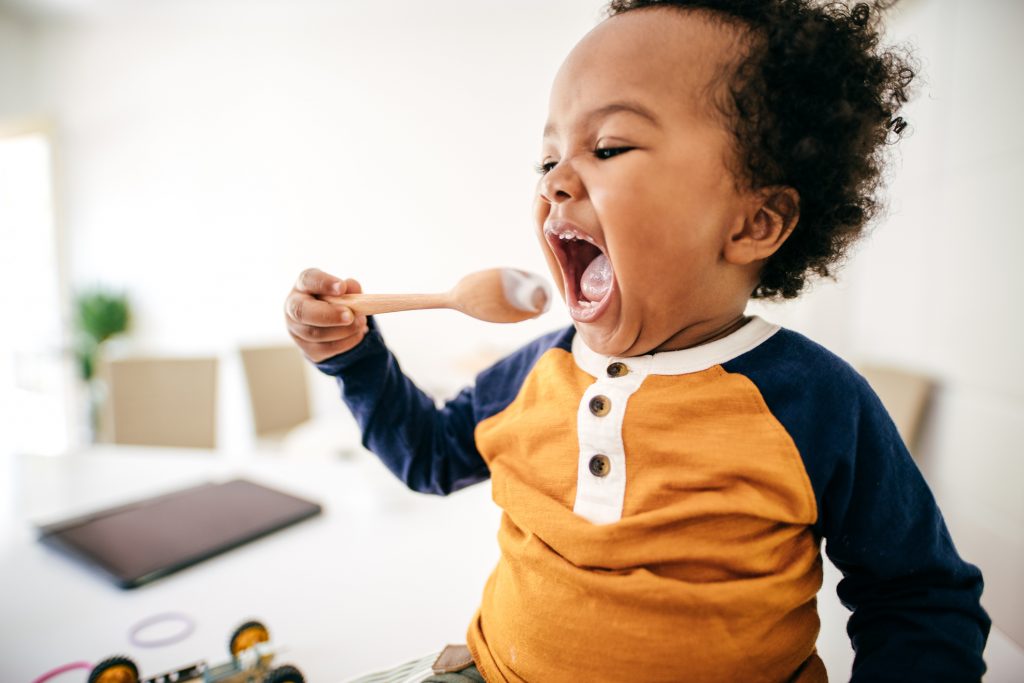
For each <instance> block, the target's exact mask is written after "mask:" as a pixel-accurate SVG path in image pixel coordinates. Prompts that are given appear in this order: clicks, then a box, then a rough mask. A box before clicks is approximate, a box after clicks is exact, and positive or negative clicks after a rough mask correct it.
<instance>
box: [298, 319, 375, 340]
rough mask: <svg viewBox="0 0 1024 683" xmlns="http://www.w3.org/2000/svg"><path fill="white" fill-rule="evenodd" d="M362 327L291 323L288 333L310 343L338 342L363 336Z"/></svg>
mask: <svg viewBox="0 0 1024 683" xmlns="http://www.w3.org/2000/svg"><path fill="white" fill-rule="evenodd" d="M362 330H363V326H362V325H346V326H344V327H316V326H313V325H300V324H298V323H289V325H288V331H289V332H290V333H291V334H292V336H295V337H298V338H299V339H302V340H303V341H308V342H317V343H325V342H337V341H342V340H345V339H348V338H350V337H354V336H357V335H360V334H362Z"/></svg>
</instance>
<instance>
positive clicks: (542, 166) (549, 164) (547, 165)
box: [533, 161, 558, 175]
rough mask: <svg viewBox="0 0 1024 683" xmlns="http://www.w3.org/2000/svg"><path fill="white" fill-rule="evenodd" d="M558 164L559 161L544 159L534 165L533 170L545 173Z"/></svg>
mask: <svg viewBox="0 0 1024 683" xmlns="http://www.w3.org/2000/svg"><path fill="white" fill-rule="evenodd" d="M557 164H558V162H557V161H544V162H541V163H539V164H537V165H536V166H534V167H533V170H535V171H537V173H539V174H541V175H544V174H545V173H547V172H548V171H550V170H551V169H553V168H554V167H555V166H556V165H557Z"/></svg>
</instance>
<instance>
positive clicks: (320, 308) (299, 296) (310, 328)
mask: <svg viewBox="0 0 1024 683" xmlns="http://www.w3.org/2000/svg"><path fill="white" fill-rule="evenodd" d="M362 291H363V288H362V287H360V286H359V283H358V282H356V281H355V280H351V279H349V280H342V279H340V278H336V277H334V276H333V275H328V274H327V273H325V272H323V271H320V270H317V269H316V268H310V269H308V270H304V271H302V274H301V275H299V279H298V281H297V282H296V283H295V287H294V288H293V289H292V291H291V292H290V293H289V294H288V298H287V299H285V302H284V316H285V325H286V326H287V327H288V334H290V335H291V336H292V339H294V340H295V343H296V344H298V345H299V349H301V350H302V353H303V354H305V356H306V358H308V359H309V360H311V361H313V362H314V363H319V362H320V361H322V360H327V359H328V358H330V357H331V356H336V355H338V354H339V353H343V352H345V351H348V350H349V349H351V348H353V347H354V346H355V345H356V344H358V343H359V342H361V341H362V340H363V337H364V336H366V332H367V331H368V327H367V324H366V316H365V315H358V316H357V315H353V313H352V310H351V309H349V308H347V307H346V306H342V305H340V304H332V303H328V302H326V301H323V300H321V299H319V298H317V297H319V296H321V295H331V296H337V295H340V294H359V293H360V292H362Z"/></svg>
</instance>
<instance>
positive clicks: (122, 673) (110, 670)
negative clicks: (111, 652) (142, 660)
mask: <svg viewBox="0 0 1024 683" xmlns="http://www.w3.org/2000/svg"><path fill="white" fill-rule="evenodd" d="M89 683H139V667H137V666H135V662H133V661H132V660H130V659H128V658H127V657H121V656H117V657H108V658H107V659H104V660H103V661H102V662H100V663H99V664H97V665H96V666H94V667H93V668H92V671H91V672H89Z"/></svg>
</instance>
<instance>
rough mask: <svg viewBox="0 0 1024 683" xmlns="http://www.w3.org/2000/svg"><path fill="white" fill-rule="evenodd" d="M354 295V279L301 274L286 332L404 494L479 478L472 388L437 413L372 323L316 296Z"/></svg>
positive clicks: (288, 303) (444, 489) (289, 301)
mask: <svg viewBox="0 0 1024 683" xmlns="http://www.w3.org/2000/svg"><path fill="white" fill-rule="evenodd" d="M361 291H362V288H361V287H360V286H359V283H358V282H356V281H355V280H343V279H341V278H338V277H335V276H333V275H330V274H328V273H325V272H323V271H320V270H317V269H315V268H310V269H308V270H305V271H303V272H302V274H301V275H299V278H298V280H297V281H296V283H295V286H294V287H293V288H292V290H291V292H289V294H288V297H287V298H286V299H285V306H284V313H285V325H286V327H287V328H288V333H289V334H290V335H291V337H292V339H293V340H294V341H295V343H296V345H297V346H298V347H299V349H301V351H302V353H303V354H304V355H305V356H306V358H308V359H309V360H310V361H312V362H313V363H315V364H316V365H317V367H318V368H319V369H320V370H321V371H322V372H325V373H327V374H329V375H332V376H334V377H336V378H337V379H338V384H339V385H340V387H341V390H342V397H343V398H344V399H345V402H346V403H348V406H349V408H350V409H351V410H352V413H353V414H354V415H355V417H356V420H357V421H358V422H359V426H360V427H361V428H362V431H363V445H365V446H366V447H367V448H369V449H370V450H372V451H374V452H375V453H377V455H378V456H380V458H381V460H383V461H384V463H385V464H386V465H387V466H388V468H389V469H390V470H391V471H392V472H394V473H395V475H396V476H397V477H398V478H399V479H401V480H402V481H404V482H405V483H406V485H408V486H409V487H410V488H412V489H415V490H417V491H423V492H428V493H440V494H445V493H450V492H451V491H454V490H456V489H459V488H462V487H464V486H468V485H469V484H472V483H474V482H477V481H481V480H483V479H486V478H487V476H488V474H489V473H488V470H487V466H486V465H485V464H484V462H483V460H482V459H481V457H480V454H479V453H478V452H477V450H476V447H475V445H474V443H473V429H474V427H475V420H474V417H473V392H472V390H466V391H463V392H462V393H461V394H459V396H458V397H456V398H455V399H454V400H452V401H450V402H449V403H448V405H446V406H445V407H444V408H443V409H440V410H438V409H437V408H436V406H435V405H434V402H433V400H432V399H430V398H429V397H428V396H426V395H425V394H424V393H423V392H422V391H420V390H419V389H418V388H417V387H416V385H414V384H413V383H412V382H411V381H410V380H409V379H408V378H406V377H405V375H403V374H402V370H401V368H399V367H398V362H397V361H396V360H395V357H394V356H393V355H392V354H391V352H389V351H388V349H387V348H386V347H385V346H384V342H383V340H382V339H381V336H380V333H379V332H378V331H377V329H376V326H375V325H374V324H373V322H372V321H371V320H368V319H367V318H366V316H362V315H353V312H352V311H351V309H349V308H347V307H345V306H339V305H337V304H332V303H328V302H326V301H324V300H322V298H321V297H323V296H335V295H339V294H346V293H349V294H353V293H359V292H361Z"/></svg>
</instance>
